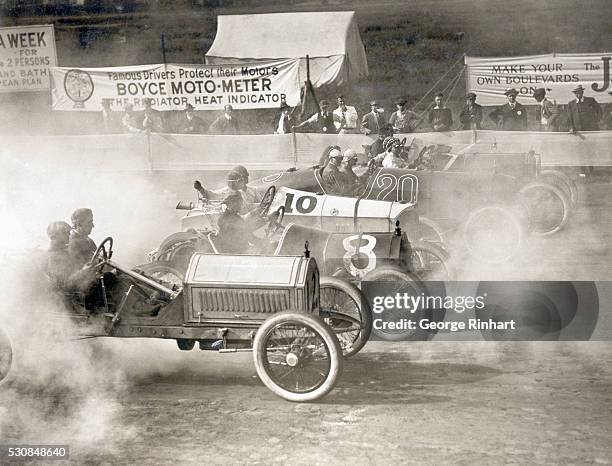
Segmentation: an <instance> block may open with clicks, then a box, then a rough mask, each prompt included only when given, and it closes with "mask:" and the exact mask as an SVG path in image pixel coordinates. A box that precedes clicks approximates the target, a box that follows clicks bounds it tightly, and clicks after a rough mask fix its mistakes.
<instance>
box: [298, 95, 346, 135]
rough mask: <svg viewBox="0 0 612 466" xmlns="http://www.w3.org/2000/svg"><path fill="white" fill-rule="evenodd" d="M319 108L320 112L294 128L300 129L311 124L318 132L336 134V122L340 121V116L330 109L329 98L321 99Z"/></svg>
mask: <svg viewBox="0 0 612 466" xmlns="http://www.w3.org/2000/svg"><path fill="white" fill-rule="evenodd" d="M319 109H320V111H319V112H317V113H315V114H314V115H312V116H311V117H310V118H308V120H306V121H303V122H302V123H300V124H299V125H297V126H294V127H293V129H300V128H302V127H303V126H305V125H310V126H311V127H312V128H314V129H315V132H317V133H324V134H336V126H335V124H334V123H335V122H338V123H340V118H338V117H337V116H336V115H335V114H334V113H333V112H330V111H329V102H328V101H327V100H321V101H320V102H319Z"/></svg>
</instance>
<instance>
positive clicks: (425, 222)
mask: <svg viewBox="0 0 612 466" xmlns="http://www.w3.org/2000/svg"><path fill="white" fill-rule="evenodd" d="M416 236H417V238H416V240H417V241H427V242H429V243H437V244H444V232H443V231H442V228H441V227H440V225H438V224H437V223H436V222H434V221H433V220H431V219H430V218H427V217H423V216H422V215H420V216H419V232H418V235H416Z"/></svg>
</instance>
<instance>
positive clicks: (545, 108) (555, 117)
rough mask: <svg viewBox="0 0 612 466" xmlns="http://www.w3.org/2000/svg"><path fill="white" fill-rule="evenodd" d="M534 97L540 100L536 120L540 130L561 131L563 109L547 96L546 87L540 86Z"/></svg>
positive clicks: (537, 100)
mask: <svg viewBox="0 0 612 466" xmlns="http://www.w3.org/2000/svg"><path fill="white" fill-rule="evenodd" d="M533 98H534V99H535V100H536V102H538V104H539V105H538V108H537V110H536V120H537V122H538V124H539V129H540V131H549V132H550V131H559V123H560V121H559V120H560V115H561V111H560V110H559V107H557V105H555V104H554V103H553V102H551V101H550V100H548V99H547V98H546V89H544V88H543V87H540V88H538V89H536V90H535V91H534V92H533Z"/></svg>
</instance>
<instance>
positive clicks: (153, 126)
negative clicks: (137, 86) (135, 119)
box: [142, 98, 164, 133]
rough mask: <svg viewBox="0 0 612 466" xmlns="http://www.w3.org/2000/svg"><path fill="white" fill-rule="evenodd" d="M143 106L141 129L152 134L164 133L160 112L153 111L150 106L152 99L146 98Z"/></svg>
mask: <svg viewBox="0 0 612 466" xmlns="http://www.w3.org/2000/svg"><path fill="white" fill-rule="evenodd" d="M143 104H144V118H143V119H142V129H144V130H145V131H151V132H152V133H162V132H163V131H164V121H163V118H162V116H161V112H160V111H158V110H155V109H154V108H153V107H152V106H151V105H152V104H153V99H149V98H146V99H144V101H143Z"/></svg>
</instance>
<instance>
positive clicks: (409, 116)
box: [389, 97, 419, 133]
mask: <svg viewBox="0 0 612 466" xmlns="http://www.w3.org/2000/svg"><path fill="white" fill-rule="evenodd" d="M407 103H408V101H407V100H406V99H405V98H404V97H400V98H399V99H397V100H396V101H395V106H396V107H397V111H395V112H393V113H392V114H391V118H389V124H390V125H393V131H394V132H395V133H410V132H412V131H413V130H414V128H416V126H417V124H418V122H419V116H418V115H417V114H416V113H414V112H413V111H412V110H408V108H407V107H406V104H407Z"/></svg>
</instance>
